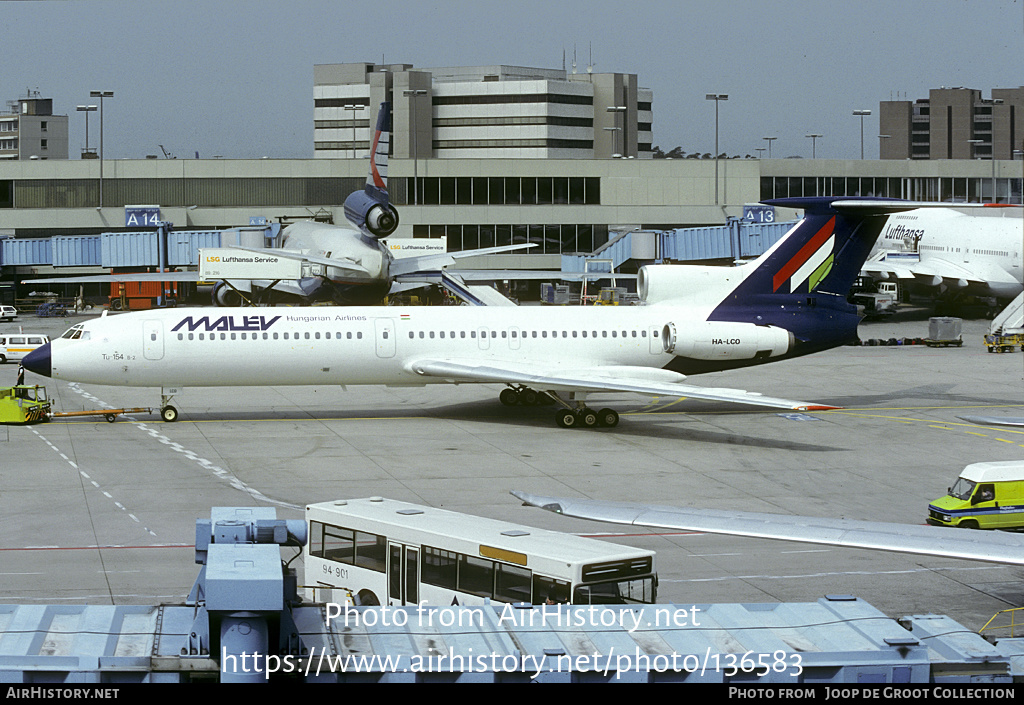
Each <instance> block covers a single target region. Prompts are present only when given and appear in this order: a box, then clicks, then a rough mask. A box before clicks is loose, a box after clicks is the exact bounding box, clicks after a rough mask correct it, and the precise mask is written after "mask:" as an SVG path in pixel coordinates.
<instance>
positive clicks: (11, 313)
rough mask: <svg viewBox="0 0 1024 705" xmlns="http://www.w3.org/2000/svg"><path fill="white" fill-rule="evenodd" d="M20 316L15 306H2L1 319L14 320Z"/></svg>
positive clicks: (0, 308)
mask: <svg viewBox="0 0 1024 705" xmlns="http://www.w3.org/2000/svg"><path fill="white" fill-rule="evenodd" d="M17 317H18V309H16V308H14V307H13V306H0V321H13V320H14V319H15V318H17Z"/></svg>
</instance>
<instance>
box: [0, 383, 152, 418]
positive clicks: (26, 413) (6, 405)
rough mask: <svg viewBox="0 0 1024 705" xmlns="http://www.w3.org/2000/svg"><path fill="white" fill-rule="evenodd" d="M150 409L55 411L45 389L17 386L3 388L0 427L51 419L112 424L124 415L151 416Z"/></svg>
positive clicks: (31, 385) (1, 389) (1, 390)
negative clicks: (91, 418) (86, 418)
mask: <svg viewBox="0 0 1024 705" xmlns="http://www.w3.org/2000/svg"><path fill="white" fill-rule="evenodd" d="M152 412H153V410H152V409H149V408H135V409H99V410H96V411H53V410H52V409H51V407H50V400H49V399H47V398H46V387H42V386H40V385H38V384H16V385H14V386H13V387H0V424H9V425H25V424H31V423H43V422H46V421H49V420H50V419H52V418H67V417H70V416H102V417H103V418H105V419H106V420H107V421H109V422H110V423H113V422H114V421H115V420H116V419H117V417H118V416H120V415H121V414H149V413H152Z"/></svg>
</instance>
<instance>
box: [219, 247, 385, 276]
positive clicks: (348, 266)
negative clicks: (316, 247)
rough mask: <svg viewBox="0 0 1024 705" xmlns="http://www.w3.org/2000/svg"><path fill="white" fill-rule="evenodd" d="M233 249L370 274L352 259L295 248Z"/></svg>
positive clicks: (365, 274)
mask: <svg viewBox="0 0 1024 705" xmlns="http://www.w3.org/2000/svg"><path fill="white" fill-rule="evenodd" d="M231 249H233V250H245V251H246V252H255V253H257V254H262V255H266V254H271V255H274V256H275V257H284V258H285V259H297V260H300V261H302V262H311V263H312V264H322V265H324V266H326V267H335V268H337V269H344V270H346V271H349V272H352V273H354V274H362V275H364V276H367V277H368V276H370V272H369V271H367V269H366V268H365V267H363V266H362V265H360V264H357V263H356V262H354V261H352V260H350V259H334V258H332V257H318V256H316V255H308V254H303V253H302V252H297V251H294V250H272V249H266V248H259V247H238V246H232V248H231Z"/></svg>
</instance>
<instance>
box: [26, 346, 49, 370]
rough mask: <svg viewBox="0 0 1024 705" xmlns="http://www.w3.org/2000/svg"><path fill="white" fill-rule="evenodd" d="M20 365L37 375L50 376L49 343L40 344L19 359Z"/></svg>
mask: <svg viewBox="0 0 1024 705" xmlns="http://www.w3.org/2000/svg"><path fill="white" fill-rule="evenodd" d="M21 364H22V366H23V367H24V368H25V369H26V370H28V371H30V372H35V373H36V374H37V375H42V376H44V377H49V376H50V344H49V343H46V344H45V345H42V346H40V347H38V348H36V349H35V350H33V351H32V352H30V353H29V354H28V355H26V356H25V357H24V358H22V360H21Z"/></svg>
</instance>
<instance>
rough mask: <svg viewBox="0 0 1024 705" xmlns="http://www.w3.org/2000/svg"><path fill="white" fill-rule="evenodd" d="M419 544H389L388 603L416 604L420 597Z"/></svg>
mask: <svg viewBox="0 0 1024 705" xmlns="http://www.w3.org/2000/svg"><path fill="white" fill-rule="evenodd" d="M419 568H420V550H419V547H418V546H406V545H404V544H400V543H393V542H389V544H388V604H390V605H415V604H418V603H419V597H420V590H419V587H420V570H419Z"/></svg>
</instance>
